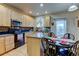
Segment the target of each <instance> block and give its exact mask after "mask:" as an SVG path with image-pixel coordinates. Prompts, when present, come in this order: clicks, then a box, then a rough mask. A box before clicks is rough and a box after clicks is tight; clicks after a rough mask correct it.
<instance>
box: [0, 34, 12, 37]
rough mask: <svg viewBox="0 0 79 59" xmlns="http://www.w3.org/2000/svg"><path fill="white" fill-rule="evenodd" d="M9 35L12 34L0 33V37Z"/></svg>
mask: <svg viewBox="0 0 79 59" xmlns="http://www.w3.org/2000/svg"><path fill="white" fill-rule="evenodd" d="M10 35H13V34H2V35H0V37H4V36H10Z"/></svg>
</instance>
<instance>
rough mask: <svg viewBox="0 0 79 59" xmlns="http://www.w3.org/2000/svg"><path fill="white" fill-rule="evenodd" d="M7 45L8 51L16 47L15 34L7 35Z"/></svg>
mask: <svg viewBox="0 0 79 59" xmlns="http://www.w3.org/2000/svg"><path fill="white" fill-rule="evenodd" d="M5 46H6V51H9V50H11V49H13V48H14V36H6V37H5Z"/></svg>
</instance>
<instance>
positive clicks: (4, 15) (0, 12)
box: [0, 6, 10, 26]
mask: <svg viewBox="0 0 79 59" xmlns="http://www.w3.org/2000/svg"><path fill="white" fill-rule="evenodd" d="M0 26H10V15H9V9H8V8H6V7H4V6H0Z"/></svg>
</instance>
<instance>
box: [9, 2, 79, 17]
mask: <svg viewBox="0 0 79 59" xmlns="http://www.w3.org/2000/svg"><path fill="white" fill-rule="evenodd" d="M9 5H12V6H14V7H16V8H19V9H21V10H22V11H24V12H25V13H26V14H28V15H31V16H40V15H45V14H54V13H60V12H68V11H67V10H68V8H69V7H70V6H71V5H72V3H43V7H40V3H9ZM75 5H77V6H78V7H79V4H78V3H76V4H75ZM30 11H32V12H30ZM45 11H47V13H45Z"/></svg>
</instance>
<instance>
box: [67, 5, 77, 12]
mask: <svg viewBox="0 0 79 59" xmlns="http://www.w3.org/2000/svg"><path fill="white" fill-rule="evenodd" d="M77 9H78V7H77V6H76V5H72V6H70V7H69V9H68V11H75V10H77Z"/></svg>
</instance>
